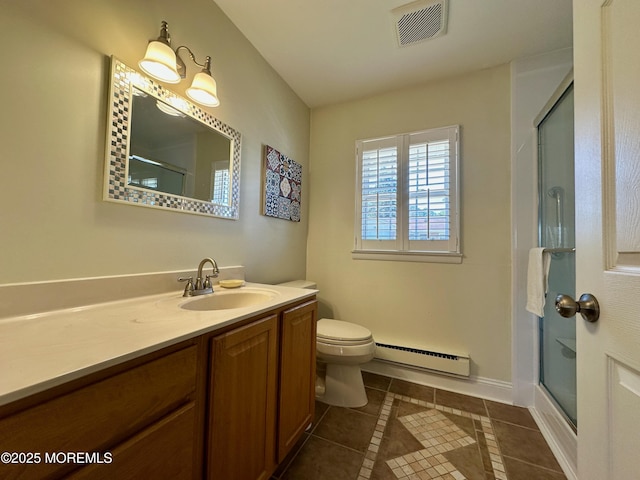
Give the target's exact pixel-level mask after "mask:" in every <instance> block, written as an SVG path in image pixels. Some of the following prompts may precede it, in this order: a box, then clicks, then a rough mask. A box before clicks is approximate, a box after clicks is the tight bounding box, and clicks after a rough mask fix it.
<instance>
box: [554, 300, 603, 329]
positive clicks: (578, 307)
mask: <svg viewBox="0 0 640 480" xmlns="http://www.w3.org/2000/svg"><path fill="white" fill-rule="evenodd" d="M556 311H557V312H558V313H559V314H560V315H561V316H563V317H565V318H570V317H573V316H574V315H575V314H576V313H580V315H582V318H584V319H585V320H586V321H587V322H597V321H598V318H600V305H599V304H598V300H597V299H596V297H594V296H593V295H591V294H590V293H583V294H582V296H581V297H580V300H578V301H577V302H576V301H575V300H574V299H573V298H571V297H570V296H569V295H564V294H560V295H558V296H557V297H556Z"/></svg>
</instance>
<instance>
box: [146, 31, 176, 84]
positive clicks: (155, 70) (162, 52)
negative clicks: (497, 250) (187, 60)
mask: <svg viewBox="0 0 640 480" xmlns="http://www.w3.org/2000/svg"><path fill="white" fill-rule="evenodd" d="M138 65H139V66H140V68H141V69H142V70H143V71H144V72H145V73H147V74H149V75H151V76H152V77H154V78H156V79H157V80H161V81H163V82H167V83H178V82H180V75H179V74H178V71H177V70H176V54H175V52H174V51H173V50H172V49H171V47H170V46H169V45H167V44H166V43H162V42H159V41H157V40H153V41H151V42H149V45H148V46H147V53H146V54H145V56H144V58H143V59H142V60H140V62H138Z"/></svg>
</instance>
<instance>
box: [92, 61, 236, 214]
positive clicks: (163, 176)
mask: <svg viewBox="0 0 640 480" xmlns="http://www.w3.org/2000/svg"><path fill="white" fill-rule="evenodd" d="M110 100H111V103H110V106H111V111H110V112H109V114H110V118H109V120H110V122H109V135H110V137H109V138H110V141H109V145H108V146H107V165H106V169H107V171H106V175H105V197H104V198H105V200H109V201H118V202H129V203H135V204H137V205H143V206H150V207H160V208H169V209H173V210H180V211H185V212H189V213H197V214H204V215H213V216H218V217H224V218H234V219H235V218H238V207H239V180H240V178H239V177H240V134H239V133H238V132H237V131H236V130H234V129H233V128H231V127H229V126H228V125H225V124H224V123H222V122H220V121H219V120H217V119H215V118H213V117H212V116H211V115H210V114H208V113H207V112H206V111H204V110H202V109H200V108H199V107H198V106H196V105H194V104H192V103H190V102H189V101H187V100H186V99H184V98H182V97H179V96H177V95H175V94H173V93H172V92H170V91H168V90H167V89H165V88H164V87H162V86H161V85H159V84H158V83H156V82H155V81H153V80H151V79H149V78H147V77H145V76H143V75H141V74H139V73H137V72H135V71H134V70H132V69H131V68H129V67H127V66H126V65H124V64H123V63H122V62H120V61H119V60H117V59H115V58H112V84H111V95H110ZM127 133H129V135H127Z"/></svg>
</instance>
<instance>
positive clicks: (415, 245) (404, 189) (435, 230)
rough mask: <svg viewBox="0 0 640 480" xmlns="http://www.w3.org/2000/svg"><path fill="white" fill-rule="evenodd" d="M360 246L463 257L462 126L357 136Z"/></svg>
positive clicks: (363, 248)
mask: <svg viewBox="0 0 640 480" xmlns="http://www.w3.org/2000/svg"><path fill="white" fill-rule="evenodd" d="M356 148H357V157H358V182H359V183H358V193H357V198H356V204H357V209H358V210H357V217H358V222H357V225H356V249H355V252H358V251H381V252H382V251H383V252H385V253H389V252H397V253H401V254H405V253H414V252H432V253H444V254H456V255H458V256H459V254H460V251H459V239H458V185H457V184H458V173H457V170H458V168H457V165H458V127H457V126H454V127H446V128H440V129H434V130H428V131H424V132H417V133H411V134H405V135H398V136H395V137H388V138H383V139H376V140H362V141H358V142H357V145H356Z"/></svg>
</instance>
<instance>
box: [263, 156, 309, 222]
mask: <svg viewBox="0 0 640 480" xmlns="http://www.w3.org/2000/svg"><path fill="white" fill-rule="evenodd" d="M262 172H263V182H262V214H263V215H266V216H268V217H275V218H281V219H283V220H290V221H292V222H299V221H300V202H301V199H302V165H300V164H299V163H297V162H294V161H293V160H292V159H291V158H289V157H288V156H286V155H285V154H284V153H281V152H279V151H278V150H276V149H275V148H273V147H270V146H269V145H265V146H264V164H263V168H262Z"/></svg>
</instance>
